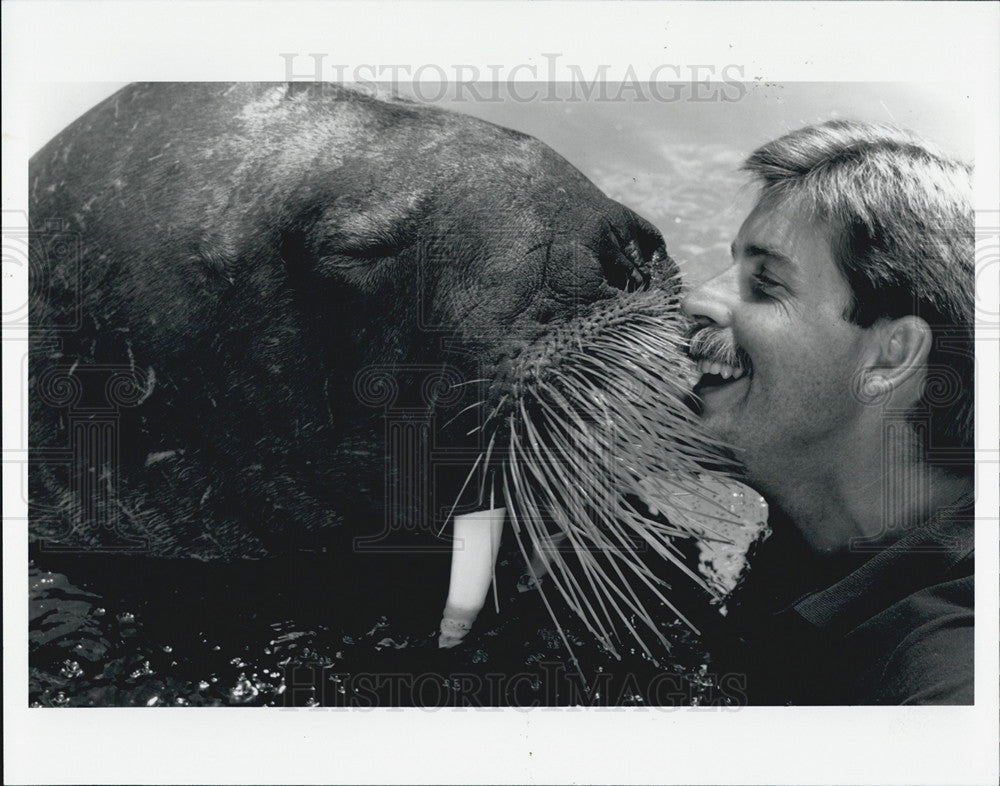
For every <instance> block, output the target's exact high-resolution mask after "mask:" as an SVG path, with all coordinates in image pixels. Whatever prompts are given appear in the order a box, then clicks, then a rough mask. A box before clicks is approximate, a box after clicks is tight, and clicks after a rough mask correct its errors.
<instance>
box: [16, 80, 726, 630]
mask: <svg viewBox="0 0 1000 786" xmlns="http://www.w3.org/2000/svg"><path fill="white" fill-rule="evenodd" d="M30 180H31V183H30V188H31V198H32V202H31V221H32V224H33V228H34V229H35V230H36V231H35V233H34V234H33V237H32V275H33V277H34V281H36V282H40V284H44V285H43V286H42V285H40V286H37V287H33V291H35V292H36V296H35V297H33V299H32V303H31V321H32V356H31V368H30V376H31V384H32V385H33V395H32V398H31V429H32V432H31V439H32V446H33V450H35V451H36V452H38V453H37V455H39V456H43V457H51V460H49V458H43V459H42V460H41V461H40V462H39V463H38V465H37V468H35V469H33V470H32V474H31V497H32V504H33V505H34V508H33V511H32V531H33V533H34V535H35V537H37V538H40V539H44V540H47V541H54V542H58V543H61V544H64V545H66V546H72V547H83V548H90V549H108V548H112V549H119V550H127V549H139V550H143V551H146V552H152V553H154V554H160V555H169V556H182V555H187V556H197V557H201V558H219V557H228V558H234V557H246V556H260V555H264V554H272V553H275V552H278V551H282V550H287V549H289V548H302V547H308V548H314V547H317V546H326V547H330V544H332V543H335V542H336V535H335V534H333V533H337V532H341V533H343V532H347V533H349V534H350V537H351V538H352V543H353V547H355V548H365V547H378V545H379V544H385V543H388V542H390V541H392V540H393V538H397V539H398V538H399V537H404V536H405V537H412V536H413V535H414V534H417V535H422V536H427V535H428V534H429V533H434V532H437V531H438V530H439V529H440V528H441V527H442V526H443V525H445V524H446V523H447V520H448V517H449V516H450V515H452V514H453V513H455V512H463V511H472V510H476V509H479V508H482V507H484V506H486V505H487V504H488V499H489V497H490V496H491V495H493V496H494V498H495V499H502V500H503V504H504V505H505V506H506V507H507V509H508V515H509V516H510V519H511V521H512V523H513V524H514V529H515V532H516V534H517V535H518V537H519V539H520V541H521V543H522V546H523V548H524V550H525V552H526V554H527V553H528V552H529V551H530V550H531V549H532V548H535V549H544V548H546V545H548V546H551V544H552V542H553V541H552V538H553V537H555V538H557V539H559V538H561V539H563V541H564V542H565V544H566V545H567V547H568V549H569V552H570V555H569V556H564V550H560V549H553V548H549V553H550V554H552V555H553V556H552V558H551V562H552V564H553V577H554V582H553V583H554V584H555V585H556V587H557V589H558V590H560V591H561V592H562V593H563V594H564V596H565V597H566V598H567V599H568V600H569V602H570V604H571V606H572V607H573V608H574V609H576V610H577V611H578V612H579V613H580V614H581V616H582V617H583V618H584V619H585V620H586V622H587V624H588V625H589V626H590V628H591V630H593V631H594V632H595V634H596V635H598V636H599V637H601V639H602V640H605V641H608V642H610V640H611V638H612V636H613V633H614V630H615V629H616V628H617V627H619V625H620V624H622V623H624V625H625V627H627V628H628V629H629V630H630V631H631V632H632V633H633V634H635V635H636V636H637V637H639V634H638V632H637V631H636V630H635V629H634V627H633V623H631V622H629V621H628V620H629V619H630V618H631V617H635V616H636V615H638V616H639V617H640V618H641V619H642V620H644V621H646V622H647V623H649V624H648V626H649V627H650V628H652V629H653V630H655V626H653V625H652V624H651V621H650V619H649V614H647V613H646V612H645V611H644V607H643V605H642V603H641V602H640V600H639V598H638V596H637V595H636V593H635V592H634V591H633V588H632V587H633V585H634V584H636V583H638V584H640V585H643V586H645V587H647V588H649V589H651V590H653V591H654V592H655V594H656V595H657V596H658V597H661V598H663V594H662V592H661V581H660V579H658V577H657V574H656V571H655V569H654V568H651V567H650V566H649V564H648V562H647V561H645V560H643V559H639V558H637V556H636V554H637V552H639V551H642V550H645V551H646V552H647V554H652V555H653V556H654V557H657V558H663V559H674V552H673V546H672V541H671V538H672V537H673V536H674V535H676V534H677V533H678V532H690V531H691V530H692V529H696V528H697V527H698V526H699V525H698V524H697V522H696V521H695V520H694V519H693V518H691V517H689V516H687V515H686V513H685V509H684V505H683V503H682V502H681V501H680V500H681V499H682V495H683V494H697V492H698V490H699V488H700V486H699V482H700V481H699V477H700V476H699V473H700V472H701V471H702V469H704V467H705V466H706V465H710V464H718V463H720V462H722V461H723V457H722V455H721V452H720V450H719V449H718V447H717V446H716V445H714V444H713V442H712V441H711V440H710V439H709V438H707V437H706V436H705V435H703V434H702V432H701V430H700V428H699V426H698V424H697V421H696V419H695V418H694V417H693V416H692V414H691V412H690V410H689V409H688V407H687V406H686V404H685V399H686V397H687V396H688V394H689V388H688V385H687V383H686V382H684V380H683V375H684V374H685V371H686V368H687V363H688V361H687V360H686V358H685V357H684V353H683V351H682V343H683V338H682V336H683V333H684V330H683V326H682V324H681V322H680V317H679V315H678V309H677V305H678V304H677V299H678V295H679V287H680V284H679V279H678V275H677V270H676V267H675V266H674V264H673V262H672V260H671V259H670V258H669V256H668V255H667V253H666V250H665V248H664V244H663V241H662V238H661V237H660V235H659V233H658V232H657V231H656V230H655V229H654V228H653V227H652V226H651V225H650V224H648V223H647V222H645V221H644V220H643V219H641V218H640V217H638V216H637V215H636V214H634V213H633V212H632V211H630V210H628V209H627V208H625V207H623V206H622V205H620V204H618V203H617V202H614V201H612V200H610V199H608V198H607V197H606V196H605V195H603V194H602V193H601V192H600V191H599V190H598V189H597V188H596V187H595V186H594V185H593V184H592V183H591V182H590V181H588V180H587V179H586V178H585V177H584V176H583V175H582V174H581V173H579V172H578V171H577V170H576V169H574V168H573V167H572V166H571V165H570V164H569V163H567V162H566V161H565V160H564V159H562V158H561V157H559V156H558V155H556V154H555V153H554V152H553V151H552V150H550V149H549V148H548V147H546V146H545V145H543V144H541V143H540V142H538V141H536V140H534V139H532V138H530V137H527V136H525V135H522V134H519V133H516V132H514V131H510V130H506V129H503V128H499V127H497V126H493V125H490V124H488V123H485V122H482V121H478V120H473V119H471V118H468V117H463V116H459V115H455V114H451V113H446V112H442V111H440V110H436V109H432V108H427V107H421V106H415V105H412V104H409V103H405V102H400V101H379V100H373V99H370V98H366V97H363V96H360V95H358V94H356V93H353V92H350V91H347V90H343V89H340V88H336V87H332V86H317V85H289V86H284V85H282V86H275V85H250V84H237V85H217V84H154V85H136V86H131V87H129V88H126V89H125V90H123V91H121V92H119V93H117V94H116V95H114V96H112V97H111V98H109V99H108V100H106V101H105V102H104V103H102V104H101V105H100V106H98V107H97V108H95V109H94V110H92V111H91V112H90V113H88V114H87V115H85V116H84V117H83V118H81V119H80V120H79V121H77V122H76V123H74V124H73V125H72V126H70V127H69V128H68V129H67V130H66V131H64V132H63V133H62V134H61V135H60V136H58V137H57V138H56V139H55V140H53V141H52V142H51V143H50V144H49V145H47V146H46V147H45V148H43V149H42V150H41V151H40V152H39V153H38V154H37V155H36V156H35V157H34V158H33V159H32V161H31V171H30ZM101 424H104V425H103V426H101ZM102 428H103V431H102V430H101V429H102ZM60 451H61V452H60ZM653 477H655V478H659V479H660V481H659V482H660V483H661V486H660V487H661V489H662V488H663V484H666V487H667V488H668V489H669V490H671V491H673V492H676V494H674V502H673V503H669V504H672V509H671V510H669V511H667V513H668V514H669V515H667V516H662V515H660V516H655V515H653V514H651V513H650V512H649V510H648V508H647V506H645V505H643V504H642V500H643V499H646V501H647V502H648V497H649V496H650V495H649V494H647V493H646V491H648V486H647V485H646V484H647V481H648V480H649V479H650V478H653ZM644 489H645V491H644ZM668 496H669V494H668ZM660 507H661V508H662V507H663V504H662V495H661V504H660ZM397 545H398V543H397ZM338 547H343V546H342V544H341V545H340V546H338ZM664 600H665V598H664ZM640 638H641V637H640ZM609 646H610V645H609Z"/></svg>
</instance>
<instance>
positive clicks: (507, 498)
mask: <svg viewBox="0 0 1000 786" xmlns="http://www.w3.org/2000/svg"><path fill="white" fill-rule="evenodd" d="M510 420H511V429H510V456H511V462H512V463H513V462H514V461H515V460H516V459H515V455H516V450H515V440H516V438H517V437H516V435H515V433H514V429H513V416H511V418H510ZM503 496H504V502H506V504H507V510H508V511H509V512H510V516H511V524H512V527H511V528H512V529H513V530H514V538H515V539H516V540H517V545H518V548H519V549H520V551H521V553H522V554H527V549H526V548H525V546H524V542H523V541H522V540H521V527H520V522H519V516H518V515H517V512H516V511H517V509H518V508H517V507H516V506H515V504H514V500H513V495H512V494H511V490H510V487H509V486H508V476H507V474H506V473H505V474H504V476H503ZM528 569H529V570H530V571H531V572H532V574H534V569H533V568H532V567H531V564H530V561H529V562H528ZM532 578H534V580H535V583H536V584H537V585H538V586H539V587H540V586H541V584H540V583H539V579H540V577H539V576H535V575H532ZM539 594H540V595H541V598H542V603H544V604H545V608H546V610H547V611H548V612H549V616H550V617H551V618H552V621H553V623H554V624H555V626H556V630H557V631H558V633H559V638H560V639H562V642H563V644H564V645H565V647H566V650H567V651H568V652H569V654H570V658H571V659H572V660H573V661H574V662H575V663H577V670H578V671H580V669H579V661H577V659H576V655H575V654H574V653H573V648H572V647H571V646H570V643H569V639H568V638H567V636H566V632H565V631H564V630H563V627H562V625H560V624H559V618H558V617H557V616H556V613H555V611H554V610H553V609H552V605H551V604H550V603H549V599H548V598H547V597H546V596H545V593H544V592H540V593H539ZM580 674H581V676H582V675H583V672H582V671H580Z"/></svg>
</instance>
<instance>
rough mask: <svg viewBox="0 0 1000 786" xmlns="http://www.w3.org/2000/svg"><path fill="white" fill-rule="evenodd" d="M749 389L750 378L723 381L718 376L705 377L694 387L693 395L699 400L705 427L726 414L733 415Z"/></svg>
mask: <svg viewBox="0 0 1000 786" xmlns="http://www.w3.org/2000/svg"><path fill="white" fill-rule="evenodd" d="M749 387H750V377H749V376H743V377H740V378H739V379H737V380H732V379H728V380H724V379H722V378H721V377H718V376H710V375H705V376H704V377H702V378H701V380H700V381H699V382H698V385H697V386H696V387H695V394H696V395H697V396H698V398H699V399H700V400H701V417H702V419H703V420H704V421H705V422H706V424H707V425H709V426H711V421H712V420H714V419H717V418H718V417H719V416H725V414H727V413H733V412H734V410H735V408H736V406H737V405H738V404H739V403H740V402H742V401H743V399H744V398H745V397H746V394H747V391H748V390H749Z"/></svg>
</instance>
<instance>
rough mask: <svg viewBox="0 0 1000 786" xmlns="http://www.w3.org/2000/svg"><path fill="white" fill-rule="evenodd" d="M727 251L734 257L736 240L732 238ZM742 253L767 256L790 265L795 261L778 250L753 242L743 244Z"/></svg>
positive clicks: (749, 255)
mask: <svg viewBox="0 0 1000 786" xmlns="http://www.w3.org/2000/svg"><path fill="white" fill-rule="evenodd" d="M729 253H730V254H732V255H733V258H734V259H735V258H736V241H735V240H734V241H733V242H732V244H730V246H729ZM743 253H744V254H745V255H746V256H748V257H767V258H768V259H772V260H774V261H775V262H778V263H780V264H783V265H788V266H790V267H795V263H794V262H793V261H792V260H791V259H790V258H789V257H787V256H785V255H784V254H782V253H781V252H780V251H775V250H774V249H773V248H765V247H764V246H758V245H757V244H755V243H747V244H746V245H745V246H743Z"/></svg>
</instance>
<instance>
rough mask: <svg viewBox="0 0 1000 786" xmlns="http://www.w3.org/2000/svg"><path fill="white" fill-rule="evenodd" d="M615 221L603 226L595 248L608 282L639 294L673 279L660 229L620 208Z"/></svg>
mask: <svg viewBox="0 0 1000 786" xmlns="http://www.w3.org/2000/svg"><path fill="white" fill-rule="evenodd" d="M618 207H619V211H618V215H617V216H616V219H617V220H610V221H608V222H607V224H606V227H607V229H606V231H605V232H604V233H602V236H601V238H600V241H599V245H598V248H597V254H598V259H599V260H600V262H601V268H602V270H603V271H604V278H605V280H606V281H607V283H608V284H609V285H610V286H612V287H614V288H616V289H620V290H623V291H625V292H642V291H645V290H647V289H649V288H650V286H651V285H653V283H654V280H655V282H656V284H657V285H662V284H664V283H665V282H667V281H672V280H673V273H674V272H675V269H674V268H673V262H672V260H670V257H669V256H667V249H666V245H665V243H664V241H663V236H662V235H661V234H660V232H659V230H658V229H657V228H656V227H654V226H653V225H652V224H650V223H649V222H648V221H646V220H645V219H644V218H642V217H641V216H639V215H638V214H636V213H634V212H633V211H632V210H629V209H628V208H626V207H624V206H623V205H619V206H618Z"/></svg>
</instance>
